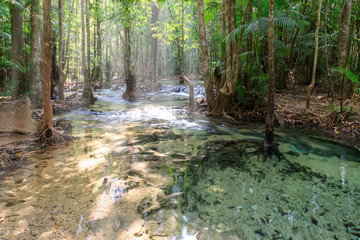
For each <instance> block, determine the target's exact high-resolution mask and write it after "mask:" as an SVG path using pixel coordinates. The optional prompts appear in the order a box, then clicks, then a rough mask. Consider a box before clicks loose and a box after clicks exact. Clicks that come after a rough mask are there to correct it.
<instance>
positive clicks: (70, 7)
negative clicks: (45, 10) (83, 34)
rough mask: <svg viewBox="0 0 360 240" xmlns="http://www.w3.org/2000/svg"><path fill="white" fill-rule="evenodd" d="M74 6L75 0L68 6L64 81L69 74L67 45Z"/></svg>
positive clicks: (68, 43)
mask: <svg viewBox="0 0 360 240" xmlns="http://www.w3.org/2000/svg"><path fill="white" fill-rule="evenodd" d="M74 4H75V0H73V1H70V6H69V19H68V29H67V39H66V47H65V61H64V66H65V64H66V73H65V81H66V79H67V76H68V74H69V62H70V58H69V45H70V39H71V35H70V33H71V18H72V8H73V6H74Z"/></svg>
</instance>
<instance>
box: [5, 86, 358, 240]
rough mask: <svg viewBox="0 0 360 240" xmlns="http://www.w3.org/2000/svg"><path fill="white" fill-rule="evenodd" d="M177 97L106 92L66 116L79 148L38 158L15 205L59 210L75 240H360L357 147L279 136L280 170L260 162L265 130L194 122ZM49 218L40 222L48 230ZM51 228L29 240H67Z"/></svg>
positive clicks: (294, 133) (285, 132)
mask: <svg viewBox="0 0 360 240" xmlns="http://www.w3.org/2000/svg"><path fill="white" fill-rule="evenodd" d="M172 90H173V86H172V85H171V84H169V85H168V86H167V87H166V88H164V89H163V90H162V91H160V93H153V94H148V95H146V96H144V99H143V100H140V101H138V102H135V103H129V102H126V101H124V100H122V99H121V93H122V92H113V91H101V92H98V93H97V94H96V95H97V96H98V98H99V100H98V101H97V102H96V104H95V105H94V106H92V107H91V108H90V109H83V110H77V111H73V112H70V113H67V114H63V115H61V116H57V118H61V119H65V120H69V121H71V123H72V125H73V126H74V128H73V130H72V131H73V135H74V136H75V137H77V139H76V140H75V142H74V143H73V144H71V145H70V146H67V147H66V148H60V149H50V150H46V151H39V152H38V153H36V154H34V155H33V156H32V157H31V159H32V161H39V159H47V161H48V162H49V163H50V164H49V165H50V166H49V167H47V168H45V170H43V171H40V172H39V173H38V174H35V175H31V176H30V177H29V181H28V182H33V181H38V183H37V184H36V186H35V184H33V185H31V184H30V183H28V184H29V185H24V187H26V186H27V188H26V190H25V191H22V192H21V193H18V194H20V195H21V194H22V195H21V196H22V197H24V198H26V196H28V198H31V197H30V196H34V195H35V196H37V195H39V196H43V197H39V198H38V199H36V200H35V199H33V200H31V199H29V200H28V202H29V204H30V205H31V202H32V201H40V202H41V204H43V205H44V206H46V205H49V206H48V208H49V209H52V208H53V206H54V205H56V208H55V209H59V208H60V209H62V211H58V213H57V214H58V215H56V217H55V218H56V219H59V220H57V221H58V225H59V226H60V227H59V228H62V234H63V236H64V237H68V238H79V239H134V237H135V238H136V239H358V238H359V237H360V211H359V208H360V207H359V204H360V196H359V194H360V193H359V183H360V173H359V167H360V151H359V149H358V147H359V145H357V146H356V144H358V143H350V142H344V141H342V140H337V139H331V138H327V137H324V136H319V135H317V134H316V133H315V132H311V133H309V132H306V131H305V130H301V129H276V141H277V143H278V144H279V146H278V147H279V149H280V151H281V152H282V153H283V156H282V159H281V160H280V161H279V160H278V159H277V158H276V157H274V158H273V159H268V161H267V162H262V153H261V150H262V139H263V126H259V125H250V126H249V125H247V126H239V125H237V124H234V123H229V122H225V121H223V120H216V119H215V120H211V119H209V118H206V117H203V116H199V115H197V114H189V113H188V112H187V111H186V110H184V108H185V107H186V105H187V102H188V100H187V97H186V94H184V93H183V92H179V93H174V92H173V91H172ZM198 93H199V94H202V88H201V87H199V90H198ZM45 156H48V157H46V158H45ZM44 179H46V181H45V180H44ZM11 186H13V185H11V184H10V183H7V185H6V184H3V186H2V187H3V188H4V189H3V190H7V189H8V188H10V187H11ZM48 195H51V201H50V200H47V199H45V198H46V197H44V196H48ZM43 198H44V199H43ZM39 199H40V200H39ZM42 199H43V200H42ZM50 205H51V206H50ZM48 208H47V207H43V208H42V210H38V211H35V210H33V211H32V212H31V214H33V216H35V217H38V219H44V218H45V217H44V218H41V217H40V215H41V214H42V213H44V212H47V211H48V210H49V209H48ZM14 211H16V208H15V209H14ZM19 211H20V208H19ZM30 211H31V210H30ZM49 211H50V210H49ZM21 218H24V221H30V220H29V219H30V217H29V216H28V215H27V216H24V217H23V216H22V215H21V214H20V217H19V219H21ZM32 220H33V219H32ZM39 221H41V220H39ZM60 222H61V224H62V225H60ZM10 227H11V226H10ZM10 227H9V228H10ZM12 227H13V228H16V227H14V226H12ZM42 229H43V230H41V228H38V229H37V230H32V231H33V232H35V231H38V235H37V236H38V237H39V239H49V238H46V236H47V235H46V234H45V233H46V232H48V233H51V234H50V236H52V237H53V238H54V239H56V238H58V237H56V236H58V235H52V234H55V233H53V232H52V231H55V230H54V229H52V230H51V229H50V227H43V228H42ZM21 234H23V233H19V234H18V235H16V236H23V235H21ZM0 236H1V235H0ZM5 236H6V234H5ZM59 239H60V235H59Z"/></svg>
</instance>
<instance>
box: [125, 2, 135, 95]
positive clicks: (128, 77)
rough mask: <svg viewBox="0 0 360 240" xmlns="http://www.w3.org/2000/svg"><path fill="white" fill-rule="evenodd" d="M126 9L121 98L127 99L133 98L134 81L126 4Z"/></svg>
mask: <svg viewBox="0 0 360 240" xmlns="http://www.w3.org/2000/svg"><path fill="white" fill-rule="evenodd" d="M125 11H126V22H125V24H124V48H125V51H124V74H125V83H126V90H125V92H124V94H123V98H125V99H127V100H130V101H131V100H134V99H135V90H136V89H135V87H136V82H135V78H134V76H133V74H132V73H131V69H130V63H131V38H130V30H131V22H130V13H129V8H128V6H127V7H126V8H125Z"/></svg>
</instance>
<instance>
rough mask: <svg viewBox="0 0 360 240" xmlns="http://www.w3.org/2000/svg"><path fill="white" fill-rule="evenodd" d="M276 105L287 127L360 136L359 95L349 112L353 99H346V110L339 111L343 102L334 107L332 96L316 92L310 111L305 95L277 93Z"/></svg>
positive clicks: (344, 135) (335, 134)
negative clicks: (307, 108) (300, 127)
mask: <svg viewBox="0 0 360 240" xmlns="http://www.w3.org/2000/svg"><path fill="white" fill-rule="evenodd" d="M275 105H276V109H277V112H278V113H279V115H281V117H282V118H283V120H284V124H285V125H286V126H301V125H303V126H305V127H309V128H313V129H316V130H318V131H322V132H325V133H328V134H330V135H332V136H342V137H349V138H359V137H360V115H359V113H360V98H359V97H358V98H357V99H356V100H355V102H354V106H353V111H352V112H349V111H347V109H348V108H349V107H350V106H351V101H350V99H347V100H345V101H344V105H343V106H344V109H345V111H344V113H339V110H340V107H339V106H340V103H339V101H336V106H337V107H336V109H335V108H334V107H331V99H330V98H327V96H326V94H315V95H313V96H312V97H311V101H310V109H309V111H305V106H306V99H305V94H300V95H293V94H276V96H275Z"/></svg>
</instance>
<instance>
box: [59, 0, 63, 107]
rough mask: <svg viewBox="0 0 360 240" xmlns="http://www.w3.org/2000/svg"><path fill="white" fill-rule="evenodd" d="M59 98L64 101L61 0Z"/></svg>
mask: <svg viewBox="0 0 360 240" xmlns="http://www.w3.org/2000/svg"><path fill="white" fill-rule="evenodd" d="M58 3H59V98H60V100H64V74H63V59H62V56H63V55H62V52H63V27H62V22H63V12H64V3H63V0H59V2H58Z"/></svg>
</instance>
